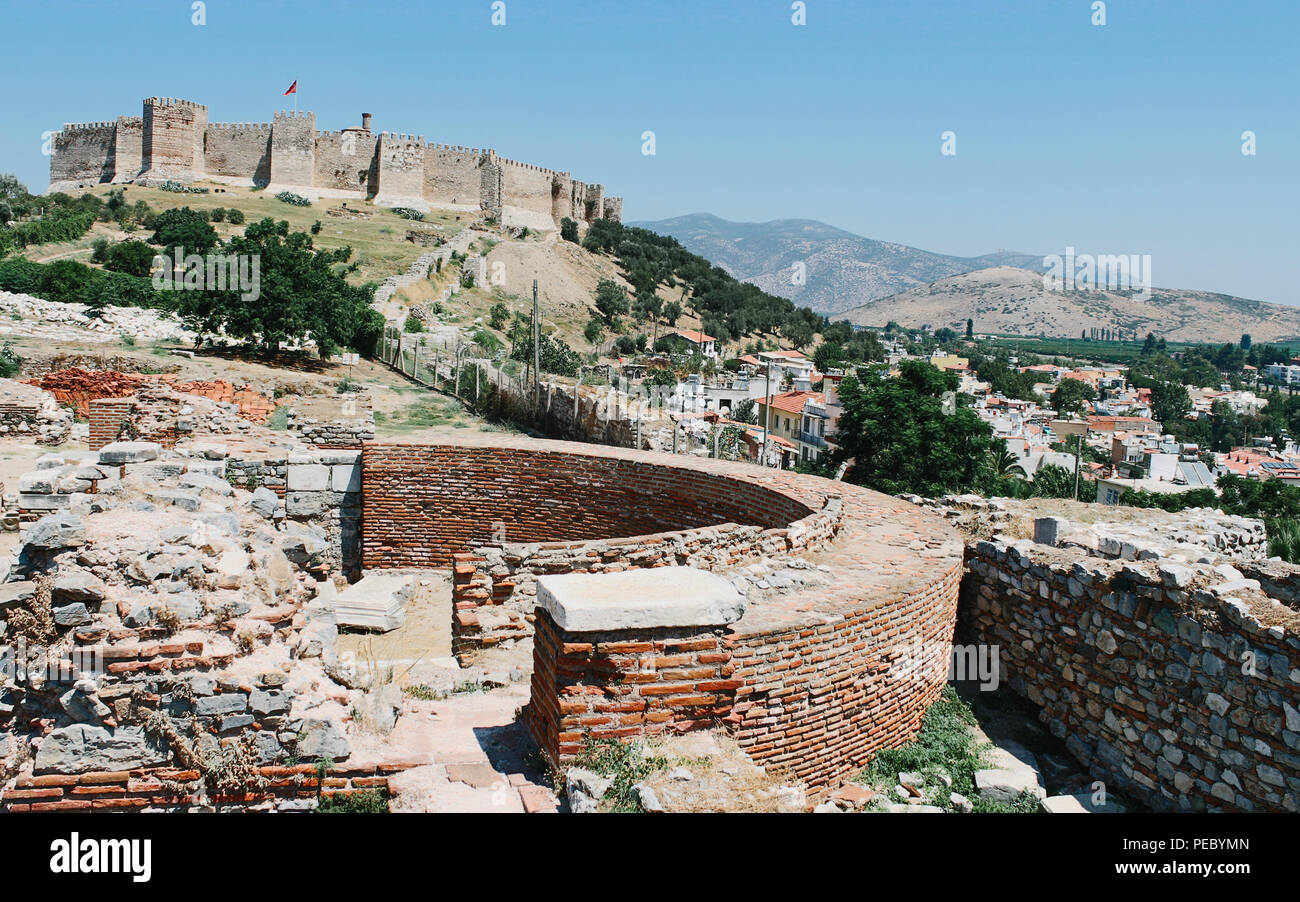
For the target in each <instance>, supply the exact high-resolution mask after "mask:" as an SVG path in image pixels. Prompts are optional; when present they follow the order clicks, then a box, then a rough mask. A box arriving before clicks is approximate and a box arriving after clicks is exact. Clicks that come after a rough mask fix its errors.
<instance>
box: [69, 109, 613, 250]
mask: <svg viewBox="0 0 1300 902" xmlns="http://www.w3.org/2000/svg"><path fill="white" fill-rule="evenodd" d="M200 178H206V179H212V180H215V181H219V182H224V183H227V184H243V185H257V186H260V187H270V188H272V189H273V190H290V191H294V192H295V193H299V194H303V195H306V196H309V197H313V198H318V197H321V196H332V197H352V196H355V197H365V198H370V199H373V200H374V201H375V202H376V203H378V204H381V205H386V206H404V207H414V208H416V209H420V210H426V211H427V210H429V209H432V208H440V209H447V210H457V211H466V212H468V211H483V212H484V213H486V214H487V215H488V216H491V217H495V218H497V219H498V220H500V221H501V222H502V223H503V224H507V225H526V226H529V227H531V228H538V229H550V228H555V227H556V226H557V225H558V224H559V221H560V220H561V219H562V218H564V217H566V216H568V217H572V218H573V219H577V220H585V221H587V222H591V221H592V220H595V219H599V218H601V217H609V218H616V219H621V218H622V214H623V204H622V199H621V198H606V197H605V196H604V188H603V187H602V186H601V185H594V184H588V183H585V182H580V181H577V180H575V179H573V178H572V177H571V176H570V174H569V173H567V172H559V171H557V170H554V169H548V168H545V167H542V166H534V165H532V164H530V163H522V162H519V161H516V160H508V159H505V158H503V157H498V156H497V155H496V152H495V151H494V150H490V149H486V148H484V149H480V148H476V147H473V148H472V147H464V146H461V145H451V144H435V143H429V142H427V141H425V139H424V136H423V135H420V136H415V135H406V134H398V133H384V134H379V133H375V132H372V131H371V130H370V117H369V114H365V115H364V117H363V121H362V126H361V127H360V128H355V127H354V128H346V129H343V130H341V131H324V132H322V131H317V129H316V114H315V113H312V112H302V113H299V112H296V111H295V112H284V111H281V112H279V113H276V114H275V116H274V120H273V121H272V122H271V123H235V122H220V123H209V122H208V108H207V107H205V106H203V105H202V104H198V103H194V102H192V101H188V100H177V99H174V98H169V97H150V98H148V99H147V100H145V101H144V105H143V115H142V116H140V117H129V116H121V117H118V119H117V120H116V121H115V122H90V123H82V124H76V125H74V124H68V125H65V126H64V128H63V130H62V131H60V132H58V133H57V134H56V135H55V136H54V141H53V152H52V154H51V157H50V188H49V190H51V191H59V190H65V189H68V188H74V187H85V186H89V185H94V184H100V183H104V182H118V183H121V182H136V181H138V182H141V183H143V184H156V183H159V182H163V181H179V182H191V181H194V180H196V179H200Z"/></svg>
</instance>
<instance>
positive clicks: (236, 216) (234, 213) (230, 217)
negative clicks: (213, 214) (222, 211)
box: [226, 207, 244, 225]
mask: <svg viewBox="0 0 1300 902" xmlns="http://www.w3.org/2000/svg"><path fill="white" fill-rule="evenodd" d="M226 222H228V223H230V224H231V225H243V224H244V211H243V210H237V209H235V208H234V207H231V208H230V209H229V210H227V211H226Z"/></svg>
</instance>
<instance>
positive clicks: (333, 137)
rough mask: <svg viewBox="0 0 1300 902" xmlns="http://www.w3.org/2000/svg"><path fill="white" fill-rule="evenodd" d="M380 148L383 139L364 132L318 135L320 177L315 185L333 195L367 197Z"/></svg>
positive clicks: (346, 130)
mask: <svg viewBox="0 0 1300 902" xmlns="http://www.w3.org/2000/svg"><path fill="white" fill-rule="evenodd" d="M378 144H379V137H378V136H377V135H375V134H373V133H371V132H368V131H365V130H363V129H356V128H350V129H345V130H344V131H337V132H320V133H318V134H317V135H316V173H315V177H314V178H313V180H312V185H314V186H316V187H318V188H324V189H327V190H331V191H348V192H355V193H357V194H361V195H364V194H366V193H367V191H368V189H369V187H370V179H371V178H372V176H371V169H373V168H374V161H375V151H376V149H377V148H378Z"/></svg>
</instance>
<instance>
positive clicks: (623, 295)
mask: <svg viewBox="0 0 1300 902" xmlns="http://www.w3.org/2000/svg"><path fill="white" fill-rule="evenodd" d="M596 309H597V310H599V311H600V315H601V317H602V318H604V320H605V325H607V326H609V327H610V328H611V329H617V324H618V318H619V317H620V316H625V315H626V314H627V312H628V310H629V309H631V304H630V302H629V301H628V298H627V291H626V290H625V289H624V288H623V286H622V285H620V284H618V283H617V282H615V281H614V280H613V279H601V280H600V281H599V282H597V283H596Z"/></svg>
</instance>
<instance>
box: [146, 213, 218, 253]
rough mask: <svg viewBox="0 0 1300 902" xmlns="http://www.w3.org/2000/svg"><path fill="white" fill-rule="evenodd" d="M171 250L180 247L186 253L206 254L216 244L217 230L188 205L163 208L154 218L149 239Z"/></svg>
mask: <svg viewBox="0 0 1300 902" xmlns="http://www.w3.org/2000/svg"><path fill="white" fill-rule="evenodd" d="M151 240H152V241H153V243H154V244H160V245H162V246H163V247H165V248H167V250H168V251H172V250H174V249H176V248H181V249H182V250H183V251H184V252H185V253H186V254H206V253H208V251H210V250H212V248H214V247H216V244H217V232H216V229H214V228H212V225H211V224H210V223H209V222H208V218H207V217H206V216H204V215H203V214H202V213H199V212H198V211H196V210H191V209H190V208H189V207H181V208H180V209H172V210H164V211H163V212H161V213H159V214H158V215H157V216H156V217H155V218H154V233H153V238H152V239H151Z"/></svg>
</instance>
